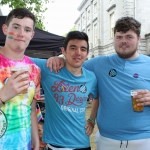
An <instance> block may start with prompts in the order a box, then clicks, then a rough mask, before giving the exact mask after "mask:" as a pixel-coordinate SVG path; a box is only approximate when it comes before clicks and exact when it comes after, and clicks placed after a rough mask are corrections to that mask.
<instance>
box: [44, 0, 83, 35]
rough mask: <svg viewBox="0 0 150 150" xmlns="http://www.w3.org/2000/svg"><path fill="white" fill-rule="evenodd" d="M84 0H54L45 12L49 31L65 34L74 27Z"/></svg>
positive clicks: (46, 25)
mask: <svg viewBox="0 0 150 150" xmlns="http://www.w3.org/2000/svg"><path fill="white" fill-rule="evenodd" d="M81 2H82V0H54V3H49V7H48V10H47V12H46V13H45V22H47V23H45V27H46V30H47V31H48V32H51V33H54V34H57V35H61V36H62V35H64V34H66V33H67V32H69V31H70V29H72V28H73V27H74V23H75V21H76V20H77V19H78V17H79V15H80V13H79V11H78V10H77V8H78V7H79V5H80V4H81Z"/></svg>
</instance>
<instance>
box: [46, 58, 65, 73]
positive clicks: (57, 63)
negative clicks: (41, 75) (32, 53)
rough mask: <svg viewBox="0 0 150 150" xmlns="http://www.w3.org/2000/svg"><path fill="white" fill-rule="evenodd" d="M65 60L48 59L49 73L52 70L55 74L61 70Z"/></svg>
mask: <svg viewBox="0 0 150 150" xmlns="http://www.w3.org/2000/svg"><path fill="white" fill-rule="evenodd" d="M64 64H65V59H64V58H63V57H50V58H49V59H48V60H47V67H49V69H50V71H51V72H52V70H53V69H54V71H55V72H56V73H58V72H59V70H60V69H61V68H63V67H64Z"/></svg>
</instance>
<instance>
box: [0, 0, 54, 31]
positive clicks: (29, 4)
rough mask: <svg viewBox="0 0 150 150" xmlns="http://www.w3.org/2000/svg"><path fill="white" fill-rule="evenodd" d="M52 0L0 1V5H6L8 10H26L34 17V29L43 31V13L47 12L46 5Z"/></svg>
mask: <svg viewBox="0 0 150 150" xmlns="http://www.w3.org/2000/svg"><path fill="white" fill-rule="evenodd" d="M49 2H53V0H0V5H5V4H7V5H8V6H9V8H11V9H14V8H18V7H23V8H28V9H29V10H30V11H32V12H33V13H34V15H35V16H36V21H37V22H36V27H37V28H39V29H43V30H45V26H44V23H43V20H44V19H45V17H44V16H43V13H44V12H45V11H46V10H47V7H46V6H47V4H48V3H49Z"/></svg>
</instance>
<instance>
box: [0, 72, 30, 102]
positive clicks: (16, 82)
mask: <svg viewBox="0 0 150 150" xmlns="http://www.w3.org/2000/svg"><path fill="white" fill-rule="evenodd" d="M24 72H25V71H17V72H15V73H14V74H13V75H12V76H10V77H9V78H8V80H7V81H6V83H5V85H4V86H3V87H2V89H0V97H1V100H0V105H2V101H3V102H4V103H5V102H6V101H7V100H9V99H11V98H13V97H15V96H16V95H17V94H19V93H20V92H21V91H23V90H24V89H27V88H28V86H29V81H28V76H29V74H26V73H24ZM22 79H24V81H22V82H20V80H22ZM25 79H27V80H25Z"/></svg>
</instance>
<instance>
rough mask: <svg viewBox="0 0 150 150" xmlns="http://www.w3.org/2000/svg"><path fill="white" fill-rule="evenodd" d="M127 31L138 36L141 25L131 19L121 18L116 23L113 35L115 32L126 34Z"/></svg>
mask: <svg viewBox="0 0 150 150" xmlns="http://www.w3.org/2000/svg"><path fill="white" fill-rule="evenodd" d="M129 30H132V31H134V32H135V33H136V34H137V35H138V36H139V35H140V32H141V23H140V22H138V21H137V20H135V19H134V18H132V17H122V18H120V19H118V20H117V21H116V24H115V27H114V35H115V33H116V32H123V33H126V32H127V31H129Z"/></svg>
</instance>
